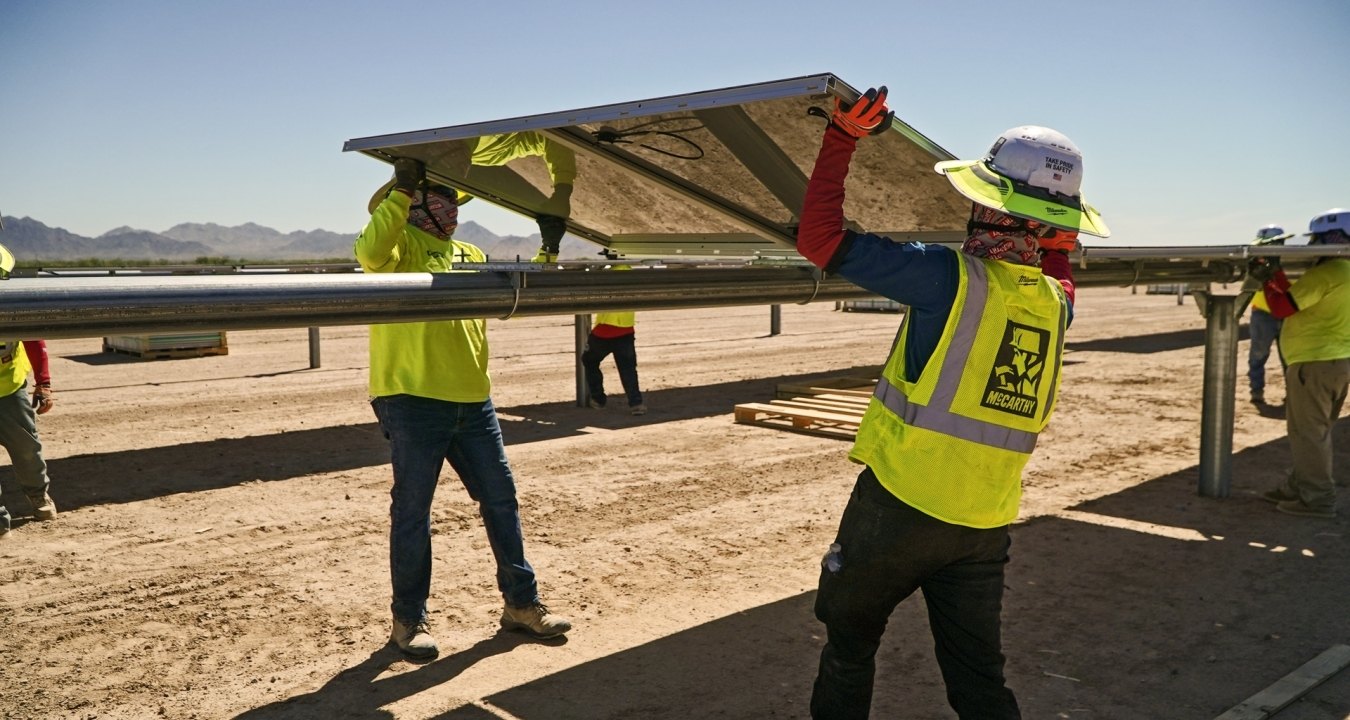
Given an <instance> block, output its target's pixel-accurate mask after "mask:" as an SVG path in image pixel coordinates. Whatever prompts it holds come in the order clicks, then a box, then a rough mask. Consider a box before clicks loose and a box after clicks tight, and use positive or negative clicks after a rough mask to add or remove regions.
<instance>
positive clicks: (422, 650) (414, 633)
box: [389, 618, 440, 658]
mask: <svg viewBox="0 0 1350 720" xmlns="http://www.w3.org/2000/svg"><path fill="white" fill-rule="evenodd" d="M389 640H390V641H391V642H393V643H395V644H397V645H398V649H399V650H402V651H403V654H405V655H407V656H408V657H412V658H433V657H436V655H437V654H438V653H439V652H440V649H439V648H437V647H436V639H435V638H433V637H431V630H430V628H429V627H428V626H427V621H426V620H423V621H421V622H417V623H409V624H407V625H404V624H403V623H401V622H399V620H398V618H394V629H393V631H392V632H390V633H389Z"/></svg>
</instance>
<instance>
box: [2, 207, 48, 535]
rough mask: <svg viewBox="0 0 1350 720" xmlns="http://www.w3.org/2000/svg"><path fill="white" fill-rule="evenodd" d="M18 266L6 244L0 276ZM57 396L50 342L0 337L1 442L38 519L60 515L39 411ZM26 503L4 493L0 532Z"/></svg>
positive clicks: (6, 274)
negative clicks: (49, 357)
mask: <svg viewBox="0 0 1350 720" xmlns="http://www.w3.org/2000/svg"><path fill="white" fill-rule="evenodd" d="M3 228H4V222H3V221H2V220H0V229H3ZM13 270H14V255H13V254H11V253H10V251H9V249H8V248H6V247H5V246H4V245H0V279H8V278H9V274H10V272H12V271H13ZM30 372H31V373H32V375H33V383H32V385H31V386H30V385H29V383H28V375H29V373H30ZM30 387H31V397H30ZM54 402H55V401H54V399H53V396H52V378H51V372H50V370H49V369H48V361H47V345H46V343H45V342H43V341H42V340H0V446H3V447H4V448H5V450H6V451H7V452H8V453H9V460H10V465H12V466H13V468H14V479H15V481H16V482H17V483H18V485H19V489H20V490H21V491H22V492H23V495H24V497H25V498H26V499H27V501H28V502H27V505H28V507H29V514H30V516H31V517H32V518H33V519H34V520H36V521H38V522H45V521H47V520H52V519H54V518H55V517H56V503H55V502H54V501H53V500H52V496H51V494H49V493H48V492H47V489H48V487H49V486H50V485H51V481H50V479H49V478H48V477H47V461H46V460H44V459H43V457H42V439H41V437H39V435H38V428H37V416H38V415H42V414H44V413H46V412H47V411H49V410H51V409H52V405H53V404H54ZM22 507H23V505H21V504H20V505H15V504H13V501H12V499H10V498H3V497H0V538H4V537H7V536H8V535H9V532H10V527H11V523H12V520H11V518H10V515H11V513H16V514H20V515H21V514H23V513H22V511H21V510H20V509H19V508H22Z"/></svg>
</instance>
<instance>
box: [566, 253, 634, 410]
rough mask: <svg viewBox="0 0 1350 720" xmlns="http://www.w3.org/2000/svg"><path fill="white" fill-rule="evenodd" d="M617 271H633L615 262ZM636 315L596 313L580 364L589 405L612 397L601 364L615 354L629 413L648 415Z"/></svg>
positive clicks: (629, 313) (597, 405)
mask: <svg viewBox="0 0 1350 720" xmlns="http://www.w3.org/2000/svg"><path fill="white" fill-rule="evenodd" d="M614 269H615V270H631V269H632V268H631V267H629V266H628V265H616V266H615V267H614ZM636 324H637V315H636V313H633V312H606V313H596V315H595V324H594V325H592V326H591V334H590V336H589V337H587V338H586V350H585V352H583V353H581V366H582V367H583V368H584V369H585V371H586V390H587V393H588V395H589V397H588V398H587V400H586V404H587V405H589V406H590V407H593V408H595V409H597V410H598V409H600V408H603V407H605V405H606V404H607V403H608V402H609V397H608V396H607V395H605V375H604V373H602V372H601V371H600V363H601V362H602V361H604V359H605V358H606V357H608V356H609V355H611V354H612V355H614V366H615V367H617V368H618V369H619V382H620V383H621V384H622V385H623V391H624V394H625V395H627V396H628V412H629V413H630V414H633V415H646V414H647V404H646V403H644V402H643V401H642V388H641V387H639V385H638V371H637V348H636V347H635V343H634V341H635V340H636V339H637V332H636V331H635V330H634V326H635V325H636Z"/></svg>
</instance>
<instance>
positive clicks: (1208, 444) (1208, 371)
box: [1193, 290, 1250, 498]
mask: <svg viewBox="0 0 1350 720" xmlns="http://www.w3.org/2000/svg"><path fill="white" fill-rule="evenodd" d="M1193 294H1194V296H1195V303H1196V305H1197V306H1198V307H1199V308H1200V314H1201V315H1202V316H1204V318H1205V376H1204V390H1203V392H1204V396H1203V401H1202V406H1201V411H1200V488H1199V491H1200V496H1201V497H1214V498H1222V497H1228V496H1229V494H1230V485H1231V482H1232V475H1233V415H1234V412H1235V408H1234V406H1235V401H1234V399H1233V398H1234V393H1235V392H1236V390H1237V346H1238V316H1239V315H1240V314H1241V312H1242V311H1243V310H1245V309H1246V307H1247V300H1248V299H1249V298H1250V293H1243V294H1242V295H1213V294H1211V293H1210V292H1209V291H1208V290H1197V291H1195V292H1194V293H1193ZM1239 300H1240V302H1239Z"/></svg>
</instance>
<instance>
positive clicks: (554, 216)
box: [460, 132, 577, 263]
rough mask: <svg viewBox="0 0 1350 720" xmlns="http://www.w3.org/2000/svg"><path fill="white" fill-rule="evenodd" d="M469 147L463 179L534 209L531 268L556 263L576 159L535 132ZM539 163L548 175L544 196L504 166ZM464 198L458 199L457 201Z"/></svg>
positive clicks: (490, 139) (487, 139) (486, 139)
mask: <svg viewBox="0 0 1350 720" xmlns="http://www.w3.org/2000/svg"><path fill="white" fill-rule="evenodd" d="M470 142H472V143H473V152H472V153H471V155H470V156H469V161H470V164H469V166H468V167H467V168H464V169H463V170H464V173H465V177H466V178H467V179H468V180H469V181H470V182H472V183H474V184H482V185H484V186H485V187H487V188H490V189H491V190H493V191H494V192H497V193H501V194H503V195H504V196H506V197H507V198H509V199H510V200H512V201H513V202H516V203H518V204H520V205H522V206H524V207H528V208H531V209H534V210H535V211H536V212H535V222H536V223H538V225H539V242H540V244H539V252H538V253H536V254H535V256H534V258H533V260H532V262H537V263H556V262H558V253H559V252H560V251H561V245H562V238H563V235H564V234H565V233H566V232H567V217H568V215H570V214H571V208H572V202H571V201H572V186H573V184H575V183H576V178H577V158H576V153H574V152H572V150H571V149H570V148H568V147H566V146H564V145H560V144H559V143H557V142H555V141H553V140H550V139H548V138H546V137H544V135H543V134H541V133H537V132H511V133H501V134H497V135H484V136H482V137H480V138H477V139H476V140H472V141H470ZM529 157H539V158H542V159H543V161H544V166H545V168H546V169H547V171H548V179H549V185H550V187H549V191H548V194H547V195H544V194H543V193H541V192H540V191H539V190H538V189H537V188H535V187H534V185H532V184H530V183H529V182H528V181H526V180H525V179H524V178H523V177H522V176H521V175H520V174H518V173H516V172H515V171H513V170H511V169H510V168H509V167H507V166H508V164H509V163H511V162H513V161H516V160H523V159H525V158H529ZM466 197H467V196H464V195H463V194H461V196H460V199H461V201H462V200H463V199H465V198H466Z"/></svg>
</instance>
